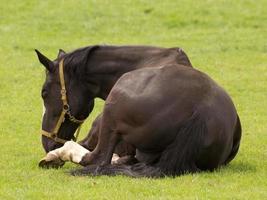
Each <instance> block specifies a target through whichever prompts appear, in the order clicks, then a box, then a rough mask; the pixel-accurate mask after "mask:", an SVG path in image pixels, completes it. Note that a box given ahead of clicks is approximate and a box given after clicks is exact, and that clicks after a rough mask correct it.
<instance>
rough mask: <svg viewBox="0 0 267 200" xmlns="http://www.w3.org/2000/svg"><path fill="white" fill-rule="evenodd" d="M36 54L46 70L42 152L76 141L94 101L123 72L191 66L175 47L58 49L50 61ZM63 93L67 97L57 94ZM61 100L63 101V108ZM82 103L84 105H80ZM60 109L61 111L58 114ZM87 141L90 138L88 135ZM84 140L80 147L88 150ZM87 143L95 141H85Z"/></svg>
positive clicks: (181, 52) (180, 50) (40, 54)
mask: <svg viewBox="0 0 267 200" xmlns="http://www.w3.org/2000/svg"><path fill="white" fill-rule="evenodd" d="M36 53H37V56H38V59H39V61H40V62H41V63H42V64H43V65H44V66H45V68H46V80H45V83H44V84H43V87H42V91H41V96H42V98H43V100H44V106H43V107H44V112H43V119H42V139H41V140H42V144H43V148H44V150H45V152H46V153H47V152H49V151H52V150H54V149H57V148H59V147H61V146H63V144H64V143H65V142H66V141H68V140H71V139H74V140H76V137H75V136H74V135H73V131H75V130H76V129H77V128H78V127H80V124H81V123H82V122H83V121H84V119H86V118H87V117H88V115H89V113H90V112H91V111H92V109H93V107H94V98H96V97H99V98H101V99H103V100H105V99H106V98H107V96H108V94H109V92H110V90H111V88H112V87H113V85H114V84H115V82H116V81H117V80H118V79H119V78H120V76H121V75H123V74H124V73H126V72H129V71H132V70H136V69H139V68H144V67H157V66H164V65H166V64H171V63H177V64H181V65H184V66H188V67H192V64H191V62H190V60H189V58H188V56H187V55H186V54H185V52H184V51H183V50H182V49H181V48H178V47H174V48H162V47H153V46H106V45H105V46H100V45H94V46H88V47H84V48H79V49H76V50H74V51H73V52H70V53H66V52H65V51H63V50H62V49H60V50H59V52H58V56H57V58H56V59H55V60H54V61H51V60H50V59H48V58H47V57H46V56H44V55H43V54H42V53H40V52H39V51H38V50H36ZM62 59H64V68H65V70H64V72H62V73H63V74H62V75H60V72H59V61H60V60H62ZM59 76H61V77H63V76H64V77H63V78H59ZM62 81H63V82H65V81H66V86H67V88H60V87H61V82H62ZM63 85H65V83H63ZM64 87H65V86H64ZM66 91H67V92H68V94H64V95H62V94H61V93H62V92H63V93H66ZM63 96H64V97H63ZM61 98H64V99H65V100H64V103H63V104H64V105H62V101H61ZM67 98H68V101H69V103H68V102H67V101H66V99H67ZM85 102H86V104H87V106H84V104H85ZM62 107H65V108H64V109H62V110H61V111H62V112H60V108H62ZM70 113H72V114H70ZM74 116H75V117H74ZM56 119H58V120H57V122H56ZM63 121H64V122H63ZM87 138H89V139H91V138H92V134H91V136H90V137H89V136H88V137H87ZM87 138H86V139H85V140H82V141H81V144H82V145H83V146H85V147H86V148H89V146H88V141H87ZM89 143H95V142H94V141H91V140H89ZM91 146H92V145H91ZM122 146H123V145H122Z"/></svg>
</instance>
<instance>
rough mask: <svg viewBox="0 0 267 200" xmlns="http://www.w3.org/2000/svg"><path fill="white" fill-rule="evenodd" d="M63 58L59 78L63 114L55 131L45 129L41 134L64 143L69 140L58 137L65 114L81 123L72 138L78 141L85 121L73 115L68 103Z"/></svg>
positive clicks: (72, 120)
mask: <svg viewBox="0 0 267 200" xmlns="http://www.w3.org/2000/svg"><path fill="white" fill-rule="evenodd" d="M63 60H64V59H62V60H61V61H60V62H59V79H60V85H61V91H60V93H61V100H62V103H63V106H62V111H61V114H60V117H59V119H58V121H57V124H56V126H55V128H54V130H53V132H48V131H45V130H41V134H42V135H44V136H46V137H48V138H50V139H52V140H54V141H55V142H58V143H62V144H64V143H65V142H67V141H68V140H65V139H62V138H59V137H58V131H59V129H60V127H61V125H62V123H63V122H64V120H65V116H66V115H68V119H69V120H70V121H71V122H74V123H76V124H79V127H78V129H77V131H76V132H77V133H76V136H75V134H74V136H73V138H72V140H73V141H76V140H77V138H78V136H79V132H80V129H81V125H82V123H83V122H84V120H79V119H76V118H75V117H74V116H73V115H71V113H70V106H69V104H68V100H67V91H66V87H65V80H64V71H63Z"/></svg>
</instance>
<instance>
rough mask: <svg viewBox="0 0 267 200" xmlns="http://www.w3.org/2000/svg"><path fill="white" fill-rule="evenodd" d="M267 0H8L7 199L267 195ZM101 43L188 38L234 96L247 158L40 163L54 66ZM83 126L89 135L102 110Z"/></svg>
mask: <svg viewBox="0 0 267 200" xmlns="http://www.w3.org/2000/svg"><path fill="white" fill-rule="evenodd" d="M266 8H267V1H265V0H258V1H254V0H243V1H242V0H236V1H230V0H229V1H227V0H218V1H215V0H214V1H213V0H205V1H193V0H181V1H180V0H179V1H173V0H164V1H162V0H157V1H156V0H154V1H149V0H147V1H144V0H136V1H130V0H124V1H122V0H121V1H119V0H114V1H111V0H110V1H108V0H99V1H96V0H91V1H82V0H80V1H78V0H70V1H62V0H59V1H51V0H50V1H34V0H32V1H30V0H27V1H26V0H24V1H15V0H9V1H3V0H0V154H1V156H0V199H267V147H266V144H267V136H266V133H267V127H266V121H267V67H266V66H267V65H266V63H267V23H266V22H267V12H266ZM91 44H146V45H157V46H165V47H174V46H179V47H182V48H183V49H184V50H185V51H186V52H187V53H188V55H189V57H190V59H191V61H192V63H193V65H194V66H195V67H196V68H198V69H200V70H202V71H204V72H206V73H208V74H209V75H210V76H211V77H212V78H213V79H215V80H216V81H217V82H218V83H220V84H221V85H222V86H223V87H224V88H225V89H226V90H227V91H228V92H229V94H230V95H231V97H232V98H233V100H234V102H235V105H236V107H237V109H238V112H239V114H240V118H241V122H242V127H243V137H242V142H241V148H240V151H239V153H238V155H237V157H236V158H235V159H234V160H233V161H232V162H231V164H230V165H228V166H227V167H224V168H222V169H218V170H217V171H215V172H213V173H200V174H195V175H190V174H189V175H185V176H181V177H177V178H174V179H173V178H165V179H160V180H153V179H131V178H128V177H122V176H120V177H96V178H91V177H71V176H69V175H68V174H66V172H68V171H69V170H70V169H74V168H75V167H76V166H75V165H74V164H71V163H69V164H67V165H65V166H64V168H62V169H60V170H43V169H39V168H38V166H37V164H38V161H39V160H40V159H41V158H42V157H43V156H44V152H43V149H42V147H41V143H40V135H39V129H40V125H41V124H40V122H41V113H42V101H41V98H40V89H41V85H42V82H43V81H44V76H45V75H44V69H43V68H42V67H41V65H40V64H39V62H38V60H37V58H36V55H35V53H34V51H33V50H34V49H35V48H37V49H39V50H41V51H42V52H43V53H44V54H45V55H47V56H49V57H50V58H55V57H56V55H57V50H58V49H59V48H63V49H65V50H67V51H69V50H73V49H75V48H78V47H81V46H87V45H91ZM102 105H103V102H102V101H100V100H98V103H97V105H96V106H95V111H94V113H93V114H92V115H91V117H90V118H89V119H88V121H87V123H86V125H85V126H84V127H83V129H82V132H83V135H85V134H86V131H87V130H88V129H89V127H90V123H91V122H92V120H93V119H94V117H95V116H96V115H97V113H99V112H100V111H101V109H102Z"/></svg>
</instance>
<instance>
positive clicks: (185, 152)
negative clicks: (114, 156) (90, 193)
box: [72, 115, 207, 178]
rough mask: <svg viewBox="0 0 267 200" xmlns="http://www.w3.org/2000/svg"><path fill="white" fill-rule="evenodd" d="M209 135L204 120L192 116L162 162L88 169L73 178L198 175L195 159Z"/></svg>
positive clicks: (81, 170) (75, 172)
mask: <svg viewBox="0 0 267 200" xmlns="http://www.w3.org/2000/svg"><path fill="white" fill-rule="evenodd" d="M206 131H207V128H206V125H205V123H204V122H203V120H202V119H201V118H200V117H199V116H197V115H193V116H192V117H191V118H190V119H189V120H188V121H187V122H186V123H184V125H182V126H181V127H180V128H179V130H178V133H177V135H176V138H175V140H174V141H173V142H172V143H171V144H170V145H169V146H167V147H166V149H165V150H164V151H163V152H162V154H161V156H160V158H159V160H158V161H157V162H156V163H155V164H152V165H148V164H144V163H137V164H134V165H111V164H109V165H104V166H97V165H89V166H87V167H85V168H83V169H79V170H75V171H73V172H72V175H88V174H90V175H126V176H131V177H137V178H138V177H153V178H159V177H164V176H177V175H181V174H183V173H187V172H189V173H190V172H191V173H193V172H197V171H199V169H198V168H197V166H196V163H195V162H196V157H197V154H198V153H199V147H200V146H201V144H202V136H203V135H204V134H205V132H206Z"/></svg>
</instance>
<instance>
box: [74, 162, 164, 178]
mask: <svg viewBox="0 0 267 200" xmlns="http://www.w3.org/2000/svg"><path fill="white" fill-rule="evenodd" d="M71 174H72V175H74V176H86V175H90V176H99V175H107V176H116V175H125V176H130V177H134V178H141V177H153V178H160V177H163V176H164V173H162V172H161V171H160V169H159V168H156V167H153V166H148V165H146V164H144V163H136V164H134V165H112V164H109V165H104V166H99V165H88V166H87V167H84V168H82V169H78V170H73V171H71Z"/></svg>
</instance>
